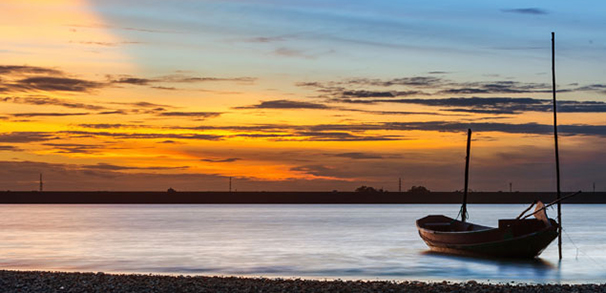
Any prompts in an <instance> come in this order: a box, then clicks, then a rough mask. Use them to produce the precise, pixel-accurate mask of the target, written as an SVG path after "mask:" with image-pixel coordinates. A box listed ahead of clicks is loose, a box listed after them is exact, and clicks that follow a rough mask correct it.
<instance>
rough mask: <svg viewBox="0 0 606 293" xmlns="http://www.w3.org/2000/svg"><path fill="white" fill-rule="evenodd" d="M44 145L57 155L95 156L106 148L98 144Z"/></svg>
mask: <svg viewBox="0 0 606 293" xmlns="http://www.w3.org/2000/svg"><path fill="white" fill-rule="evenodd" d="M42 145H45V146H50V147H52V148H53V149H54V150H56V152H57V153H64V154H93V153H97V152H99V150H100V149H102V148H106V147H104V146H101V145H98V144H95V145H92V144H71V143H43V144H42Z"/></svg>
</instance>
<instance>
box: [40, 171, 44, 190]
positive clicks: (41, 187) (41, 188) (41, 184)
mask: <svg viewBox="0 0 606 293" xmlns="http://www.w3.org/2000/svg"><path fill="white" fill-rule="evenodd" d="M42 190H43V183H42V173H40V192H42Z"/></svg>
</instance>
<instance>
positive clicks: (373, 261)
mask: <svg viewBox="0 0 606 293" xmlns="http://www.w3.org/2000/svg"><path fill="white" fill-rule="evenodd" d="M525 207H526V206H525V205H470V206H469V213H470V221H471V222H474V223H478V224H483V225H488V226H496V224H497V219H498V218H513V217H516V216H517V215H518V213H519V212H521V211H522V210H523V209H524V208H525ZM458 210H459V206H458V205H405V204H403V205H0V214H1V215H2V221H1V222H0V267H1V268H3V269H28V270H29V269H32V270H34V269H35V270H62V271H93V272H96V271H104V272H127V273H129V272H136V273H162V274H189V275H192V274H199V275H246V276H267V277H304V278H342V279H371V280H372V279H392V280H452V281H464V280H472V279H473V280H477V281H484V282H487V281H490V282H509V281H516V282H540V283H544V282H550V283H560V282H561V283H587V282H603V280H605V279H606V205H564V206H563V217H564V218H563V222H564V229H565V232H566V233H565V234H564V246H563V247H564V259H563V260H562V261H561V262H559V261H558V259H557V241H554V243H552V244H551V245H550V246H549V247H548V248H547V249H546V250H545V251H544V252H543V254H542V255H541V257H540V259H538V260H534V261H503V260H500V261H495V260H489V259H477V258H467V257H456V256H447V255H440V254H433V253H429V252H428V249H427V247H426V245H425V243H423V241H422V240H421V239H420V238H419V236H418V233H417V231H416V227H415V224H414V221H415V220H416V219H418V218H421V217H423V216H425V215H427V214H444V215H448V216H451V217H455V216H456V215H457V212H458ZM548 213H549V214H550V216H552V217H554V216H555V211H554V210H550V211H548Z"/></svg>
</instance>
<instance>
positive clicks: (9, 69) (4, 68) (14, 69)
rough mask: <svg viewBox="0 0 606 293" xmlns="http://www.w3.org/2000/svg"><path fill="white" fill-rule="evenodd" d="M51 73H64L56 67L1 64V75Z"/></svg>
mask: <svg viewBox="0 0 606 293" xmlns="http://www.w3.org/2000/svg"><path fill="white" fill-rule="evenodd" d="M5 74H12V75H24V74H51V75H62V74H63V72H62V71H60V70H57V69H54V68H45V67H37V66H18V65H0V75H5Z"/></svg>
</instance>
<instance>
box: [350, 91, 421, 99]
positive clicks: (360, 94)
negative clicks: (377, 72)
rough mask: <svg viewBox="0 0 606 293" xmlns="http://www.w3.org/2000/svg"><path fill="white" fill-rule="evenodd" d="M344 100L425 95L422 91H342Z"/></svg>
mask: <svg viewBox="0 0 606 293" xmlns="http://www.w3.org/2000/svg"><path fill="white" fill-rule="evenodd" d="M341 94H342V95H343V97H344V98H395V97H402V96H419V95H427V94H426V93H424V92H422V91H368V90H352V91H343V92H342V93H341Z"/></svg>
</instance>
